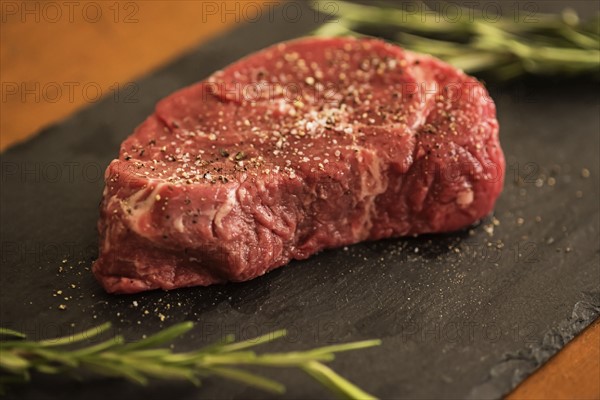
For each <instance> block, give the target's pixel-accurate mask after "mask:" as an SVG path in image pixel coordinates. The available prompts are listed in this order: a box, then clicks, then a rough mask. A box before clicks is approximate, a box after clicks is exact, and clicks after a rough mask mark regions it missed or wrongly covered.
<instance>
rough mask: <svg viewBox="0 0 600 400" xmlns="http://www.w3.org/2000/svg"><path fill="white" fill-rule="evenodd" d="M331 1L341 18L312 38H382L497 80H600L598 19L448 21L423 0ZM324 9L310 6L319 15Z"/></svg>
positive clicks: (473, 17) (570, 14) (466, 17)
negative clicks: (393, 1)
mask: <svg viewBox="0 0 600 400" xmlns="http://www.w3.org/2000/svg"><path fill="white" fill-rule="evenodd" d="M326 3H327V9H328V10H335V12H334V13H335V20H332V21H331V22H329V23H326V24H324V25H322V26H321V27H319V28H317V29H316V30H315V31H314V32H313V34H314V35H317V36H324V37H330V36H348V35H350V36H377V37H382V38H384V39H387V40H390V41H393V42H396V43H398V44H399V45H400V46H402V47H404V48H406V49H409V50H413V51H417V52H421V53H428V54H431V55H434V56H436V57H438V58H441V59H443V60H445V61H447V62H449V63H450V64H453V65H455V66H456V67H458V68H461V69H463V70H464V71H465V72H468V73H483V74H485V75H490V76H491V77H493V78H496V79H499V80H509V79H512V78H514V77H516V76H520V75H523V74H525V73H529V74H536V75H577V74H593V75H595V76H596V77H598V76H600V13H599V14H598V15H597V16H595V18H592V19H590V20H588V21H587V22H585V23H584V22H582V21H581V20H580V18H579V16H578V15H577V13H576V12H575V11H573V10H571V9H565V10H564V11H563V12H562V13H561V14H559V15H554V14H540V13H536V15H535V16H534V17H533V18H535V21H527V20H525V19H523V18H520V19H519V18H516V19H515V18H514V17H512V18H509V17H500V18H499V19H495V18H494V19H493V20H492V19H489V18H488V19H486V18H484V17H483V16H478V13H476V12H474V11H472V10H469V9H466V8H463V9H462V12H460V14H459V15H460V17H458V18H456V16H454V15H453V17H452V18H451V19H449V18H444V16H443V15H442V14H441V13H440V12H439V11H436V10H432V9H430V8H429V7H428V6H427V5H426V4H425V3H423V2H420V1H413V2H410V3H412V5H413V6H412V7H406V5H407V4H406V3H409V2H403V3H402V4H403V5H404V6H405V8H398V7H393V6H389V4H390V2H388V4H387V5H386V4H385V2H370V3H369V5H365V4H357V3H351V2H347V1H343V0H339V1H334V2H332V1H329V2H326ZM321 4H322V2H320V1H317V0H314V1H313V2H312V6H313V8H314V9H315V10H317V11H318V10H320V7H321ZM453 6H456V4H453ZM440 9H443V8H440ZM409 10H410V11H409ZM415 10H420V11H421V13H419V12H415ZM425 12H426V15H423V14H422V13H425ZM436 14H437V15H436Z"/></svg>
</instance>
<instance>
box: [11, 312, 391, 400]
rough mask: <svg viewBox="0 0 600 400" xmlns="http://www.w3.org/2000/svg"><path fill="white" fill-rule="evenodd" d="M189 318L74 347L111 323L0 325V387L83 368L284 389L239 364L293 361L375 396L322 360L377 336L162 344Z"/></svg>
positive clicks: (361, 395)
mask: <svg viewBox="0 0 600 400" xmlns="http://www.w3.org/2000/svg"><path fill="white" fill-rule="evenodd" d="M193 326H194V324H193V323H192V322H183V323H180V324H177V325H174V326H171V327H170V328H166V329H164V330H162V331H160V332H158V333H156V334H154V335H151V336H149V337H147V338H145V339H142V340H139V341H137V342H131V343H126V342H125V340H124V338H123V337H122V336H120V335H117V336H115V337H112V338H110V339H108V340H105V341H101V342H99V343H96V344H92V345H87V346H84V347H80V348H77V349H72V348H70V347H69V348H66V347H65V346H70V345H72V344H74V343H81V342H85V341H87V340H89V339H90V338H92V337H96V336H99V335H101V334H103V333H105V332H106V331H108V330H109V329H110V328H111V324H110V323H105V324H103V325H100V326H98V327H95V328H92V329H89V330H86V331H84V332H80V333H77V334H74V335H70V336H65V337H61V338H57V339H51V340H50V339H48V340H41V341H29V340H26V336H25V334H23V333H21V332H17V331H14V330H11V329H6V328H0V336H2V338H1V339H0V393H4V392H5V390H6V387H7V386H8V385H10V384H14V383H25V382H28V381H30V380H31V373H32V372H34V371H35V372H38V373H43V374H69V375H75V376H77V375H78V374H79V373H80V372H81V371H88V372H92V373H96V374H99V375H104V376H111V377H119V378H125V379H128V380H130V381H132V382H135V383H137V384H141V385H145V384H147V383H148V381H149V379H152V378H153V379H180V380H187V381H190V382H192V383H193V384H195V385H200V382H201V378H206V377H208V376H218V377H221V378H225V379H229V380H233V381H237V382H241V383H244V384H246V385H249V386H253V387H256V388H259V389H263V390H266V391H269V392H274V393H283V392H284V391H285V386H284V385H282V384H281V383H279V382H277V381H274V380H272V379H270V378H267V377H264V376H261V375H257V374H255V373H252V372H249V371H247V370H246V369H243V368H241V367H249V366H265V367H293V368H299V369H301V370H303V371H305V372H306V373H307V374H308V375H310V376H312V377H313V378H314V379H315V380H316V381H317V382H320V383H321V384H323V385H324V386H325V387H326V388H328V389H330V390H331V391H333V392H334V393H336V394H337V395H339V396H341V397H343V398H351V399H373V398H374V397H373V396H372V395H370V394H368V393H366V392H365V391H363V390H362V389H360V388H359V387H357V386H355V385H354V384H352V383H351V382H349V381H348V380H346V379H344V378H343V377H342V376H340V375H338V374H337V373H335V372H334V371H333V370H332V369H330V368H329V367H327V366H326V365H325V364H324V363H325V362H328V361H331V360H333V359H334V357H335V354H336V353H340V352H343V351H350V350H358V349H364V348H367V347H372V346H378V345H379V344H381V341H380V340H366V341H361V342H354V343H345V344H340V345H333V346H326V347H321V348H316V349H312V350H304V351H294V352H288V353H261V354H257V353H255V352H254V351H252V350H251V349H252V348H254V347H255V346H258V345H261V344H264V343H269V342H272V341H274V340H276V339H279V338H281V337H283V336H285V335H286V331H285V330H279V331H275V332H271V333H269V334H266V335H263V336H260V337H257V338H254V339H250V340H245V341H239V342H236V341H235V338H234V337H233V336H232V335H229V336H226V337H225V338H223V339H222V340H221V341H220V342H218V343H216V344H213V345H211V346H208V347H205V348H202V349H199V350H195V351H190V352H179V353H177V352H174V351H173V350H172V349H170V348H166V347H161V346H164V345H165V344H167V343H169V342H172V341H173V340H174V339H176V338H178V337H180V336H181V335H183V334H184V333H186V332H188V331H189V330H190V329H192V328H193Z"/></svg>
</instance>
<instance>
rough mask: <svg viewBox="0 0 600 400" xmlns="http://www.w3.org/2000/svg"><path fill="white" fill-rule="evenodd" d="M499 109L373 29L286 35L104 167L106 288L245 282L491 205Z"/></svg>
mask: <svg viewBox="0 0 600 400" xmlns="http://www.w3.org/2000/svg"><path fill="white" fill-rule="evenodd" d="M503 178H504V157H503V154H502V150H501V149H500V144H499V141H498V123H497V121H496V117H495V106H494V103H493V102H492V101H491V100H490V98H489V96H488V95H487V92H486V90H485V89H484V88H483V86H482V85H481V84H480V83H479V82H478V81H477V80H475V79H473V78H471V77H469V76H467V75H465V74H463V73H462V72H460V71H457V70H456V69H454V68H453V67H451V66H449V65H447V64H445V63H443V62H441V61H439V60H437V59H435V58H432V57H429V56H426V55H421V54H415V53H411V52H408V51H405V50H403V49H401V48H399V47H396V46H394V45H391V44H387V43H384V42H382V41H378V40H356V39H350V38H334V39H315V38H308V39H301V40H296V41H292V42H287V43H281V44H278V45H275V46H273V47H270V48H268V49H266V50H263V51H260V52H258V53H256V54H253V55H251V56H249V57H246V58H244V59H242V60H240V61H238V62H237V63H235V64H233V65H230V66H229V67H227V68H225V69H224V70H222V71H218V72H216V73H215V74H214V75H212V76H211V77H210V78H208V79H207V80H205V81H203V82H200V83H198V84H195V85H192V86H190V87H187V88H184V89H182V90H180V91H178V92H176V93H174V94H172V95H171V96H169V97H167V98H165V99H163V100H162V101H160V102H159V103H158V105H157V106H156V111H155V112H154V114H153V115H151V116H150V117H149V118H148V119H146V121H144V122H143V123H142V124H141V125H140V126H139V127H138V128H137V129H136V130H135V132H134V133H133V134H132V135H131V136H130V137H129V138H128V139H127V140H125V142H124V143H123V144H122V146H121V150H120V155H119V158H118V159H116V160H114V161H113V162H112V163H111V164H110V165H109V167H108V169H107V171H106V175H105V179H106V188H105V190H104V198H103V201H102V204H101V217H100V221H99V224H98V227H99V231H100V238H101V239H100V256H99V259H98V260H97V261H96V262H95V264H94V267H93V271H94V274H95V276H96V277H97V278H98V280H99V281H100V283H101V284H102V285H103V286H104V288H105V289H106V290H107V291H108V292H114V293H134V292H140V291H144V290H150V289H156V288H162V289H165V290H169V289H175V288H179V287H184V286H195V285H210V284H214V283H222V282H227V281H245V280H248V279H252V278H255V277H257V276H260V275H263V274H264V273H266V272H268V271H270V270H272V269H274V268H277V267H280V266H282V265H285V264H287V263H288V262H289V261H290V260H292V259H304V258H307V257H310V256H311V255H313V254H315V253H316V252H318V251H320V250H323V249H326V248H332V247H338V246H343V245H348V244H352V243H357V242H360V241H364V240H376V239H380V238H388V237H393V236H395V237H397V236H406V235H416V234H423V233H432V232H448V231H454V230H458V229H461V228H465V227H467V226H469V225H471V224H473V223H474V222H476V221H478V220H479V219H481V218H482V217H484V216H485V215H487V214H488V213H490V211H491V210H492V208H493V206H494V202H495V200H496V198H497V197H498V195H499V194H500V192H501V189H502V185H503Z"/></svg>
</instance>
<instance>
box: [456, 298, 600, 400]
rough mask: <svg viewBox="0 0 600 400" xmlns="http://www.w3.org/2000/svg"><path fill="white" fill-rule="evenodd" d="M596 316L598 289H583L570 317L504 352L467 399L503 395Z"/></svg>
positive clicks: (599, 305) (598, 313)
mask: <svg viewBox="0 0 600 400" xmlns="http://www.w3.org/2000/svg"><path fill="white" fill-rule="evenodd" d="M599 317H600V292H590V293H587V292H583V293H582V300H580V301H578V302H577V303H575V305H574V306H573V311H572V313H571V316H570V317H568V318H566V319H564V320H563V321H561V322H560V323H559V324H558V325H557V326H556V327H553V328H551V329H548V330H547V331H546V333H545V334H544V336H543V339H542V340H541V341H540V342H538V343H536V344H534V345H532V346H528V347H524V348H523V349H521V350H520V351H518V352H516V353H509V354H506V355H505V356H504V358H503V359H502V360H500V361H499V362H498V363H497V364H496V365H494V367H492V368H491V369H490V372H489V376H488V379H487V380H486V381H485V382H482V383H481V384H480V385H478V386H476V387H474V388H473V390H472V391H471V393H470V394H469V396H468V399H473V400H475V399H500V398H503V397H504V396H506V395H507V394H508V393H509V392H510V391H512V390H513V389H514V388H516V387H517V386H518V385H519V384H520V383H522V382H523V381H525V380H526V379H527V378H528V377H529V376H530V375H531V374H533V373H534V372H535V371H536V370H537V369H539V368H540V367H541V366H542V365H544V364H545V363H546V362H547V361H548V360H550V358H552V356H554V355H555V354H557V353H558V352H559V351H560V350H561V349H562V348H563V347H564V346H565V345H566V344H567V343H569V342H570V341H571V340H573V339H575V338H576V337H577V335H579V334H580V333H581V332H583V330H584V329H586V328H587V327H588V326H591V325H592V324H593V323H594V321H596V320H597V319H598V318H599Z"/></svg>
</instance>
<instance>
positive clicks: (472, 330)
mask: <svg viewBox="0 0 600 400" xmlns="http://www.w3.org/2000/svg"><path fill="white" fill-rule="evenodd" d="M301 6H302V7H303V8H302V10H303V12H304V16H303V18H302V19H301V20H300V21H297V22H290V21H285V20H283V19H282V18H281V15H282V14H281V13H280V12H278V11H277V10H280V9H277V10H276V12H275V13H274V16H275V18H274V20H273V21H269V19H268V18H262V19H261V20H260V21H259V22H256V23H251V24H247V25H245V26H243V27H241V28H239V29H238V30H236V31H234V32H232V33H230V34H227V35H226V36H223V37H221V38H219V39H217V40H214V41H212V42H210V43H209V44H207V45H204V46H202V47H200V48H199V49H197V50H195V51H193V52H191V53H190V54H188V55H186V56H184V57H183V58H181V59H180V60H178V61H176V62H174V63H173V64H171V65H169V66H167V67H165V68H164V69H162V70H160V71H158V72H156V73H154V74H152V75H151V76H148V77H146V78H144V79H141V80H139V81H138V82H137V83H136V85H137V88H138V89H139V90H138V92H137V94H136V95H135V97H134V100H137V102H134V103H126V102H123V101H122V100H121V101H115V99H114V98H107V99H105V100H103V101H101V102H100V103H98V104H95V105H93V106H90V107H89V108H87V109H85V110H83V111H82V112H80V113H78V114H77V115H75V116H74V117H72V118H70V119H68V120H66V121H64V122H62V123H60V124H58V125H55V126H51V127H49V128H47V129H45V130H44V131H43V132H41V133H40V134H39V135H38V136H36V137H35V138H33V139H31V140H29V141H27V142H25V143H23V144H20V145H17V146H14V147H12V148H10V149H9V150H7V151H6V152H4V153H3V154H2V155H1V162H2V190H1V203H0V204H1V207H0V216H1V222H2V224H1V242H2V268H1V270H0V271H1V274H0V288H1V303H0V305H1V308H0V323H1V325H2V326H4V327H11V328H14V329H18V330H22V331H25V332H27V333H28V334H29V335H30V336H31V337H32V338H46V337H52V336H57V335H59V334H67V333H70V332H71V331H72V330H73V329H75V330H79V329H83V328H88V327H91V326H93V325H97V324H99V323H101V322H104V321H112V322H113V323H114V324H115V330H116V331H119V332H122V333H124V334H125V335H126V337H128V338H131V339H135V338H139V337H140V336H141V335H142V334H144V333H145V334H148V333H151V332H153V331H155V330H157V329H159V328H161V327H164V326H168V325H171V324H173V323H175V322H179V321H184V320H193V321H197V323H198V326H197V329H196V330H195V331H194V334H193V335H190V336H189V337H188V338H187V339H186V340H184V341H181V342H180V343H179V344H178V348H180V349H191V348H194V347H197V346H200V345H203V344H205V343H208V342H211V341H214V340H215V339H217V338H218V337H220V336H222V335H224V334H225V333H236V334H237V335H238V336H240V337H241V338H247V337H252V336H255V335H257V334H260V333H265V332H267V331H271V330H273V329H275V328H282V327H285V328H288V329H289V330H290V336H289V337H288V338H286V339H284V340H281V341H280V342H276V343H273V344H272V345H269V349H270V350H277V351H283V350H290V349H302V348H308V347H314V346H317V345H323V344H328V343H333V342H344V341H352V340H359V339H366V338H375V337H378V338H381V339H383V345H382V346H381V347H379V348H374V349H369V350H363V351H360V352H355V353H348V354H344V355H341V356H339V357H338V359H337V360H336V361H335V362H333V366H334V368H335V369H336V370H338V371H339V372H340V373H342V374H343V375H344V376H346V377H348V378H350V379H351V380H352V381H354V382H356V383H357V384H359V385H360V386H362V387H363V388H365V389H366V390H367V391H369V392H371V393H373V394H375V395H378V396H380V397H383V398H457V397H461V398H464V397H471V398H482V397H491V398H497V397H500V396H501V395H502V394H504V393H507V392H508V391H509V390H510V389H511V388H512V387H514V386H515V385H516V384H517V383H519V382H520V381H521V380H523V379H524V378H525V377H526V376H527V375H528V374H530V373H531V372H532V371H533V370H535V369H536V368H537V367H539V366H540V365H541V364H542V363H543V362H545V361H546V360H547V359H548V358H549V357H550V356H551V355H552V354H553V353H555V352H556V351H557V350H558V349H560V348H561V347H562V346H563V345H564V344H565V343H566V342H567V341H569V340H570V339H571V338H572V337H573V336H574V335H575V334H576V333H577V332H579V331H580V330H581V329H583V328H584V327H585V326H587V325H588V324H590V323H591V322H592V321H593V320H594V319H595V318H596V317H597V316H598V315H599V313H600V270H599V267H598V265H599V262H598V261H599V243H598V232H599V215H600V213H599V206H598V202H597V201H598V195H599V185H598V177H599V176H600V171H599V165H598V149H599V132H600V123H599V113H598V111H599V107H598V106H599V104H600V102H599V99H598V95H597V93H599V91H598V86H599V85H598V83H597V82H589V81H563V82H560V81H554V80H541V79H538V80H532V79H530V80H527V81H519V82H516V83H514V84H511V85H509V86H503V87H497V88H494V87H491V88H490V89H491V91H492V94H493V97H494V98H495V100H496V102H497V105H498V117H499V120H500V124H501V138H502V143H503V147H504V150H505V153H506V156H507V160H508V169H507V179H506V187H505V191H504V193H503V195H502V197H501V198H500V200H499V202H498V204H497V207H496V212H495V218H496V219H497V221H499V225H494V224H493V219H491V218H490V219H488V220H486V221H483V223H482V224H481V225H480V226H478V227H474V228H473V229H472V230H470V231H466V232H459V233H456V234H452V235H439V236H428V237H420V238H409V239H398V240H384V241H380V242H375V243H365V244H360V245H356V246H352V247H350V248H348V249H339V250H333V251H327V252H324V253H321V254H319V255H317V256H315V257H312V258H311V259H309V260H307V261H303V262H292V263H291V264H290V265H289V266H287V267H285V268H282V269H279V270H277V271H274V272H272V273H270V274H268V275H266V276H264V277H261V278H259V279H256V280H254V281H251V282H247V283H243V284H229V285H222V286H213V287H208V288H192V289H185V290H178V291H174V292H169V293H164V292H151V293H145V294H141V295H135V296H108V295H106V294H104V293H103V292H102V290H101V289H100V287H99V286H98V285H97V283H96V282H95V281H94V280H93V278H92V276H91V274H90V272H89V267H90V265H91V261H92V260H93V259H94V258H95V257H96V255H97V245H96V243H97V234H96V230H95V224H96V219H97V216H98V212H97V205H98V202H99V200H100V196H101V192H102V186H103V184H102V180H101V176H100V175H101V172H102V170H103V169H104V168H105V166H106V165H107V164H108V162H109V161H110V160H111V159H112V158H113V156H114V155H116V154H117V149H118V146H119V143H120V142H121V140H122V139H124V138H125V137H126V135H128V134H129V133H130V132H131V131H132V129H133V128H134V127H135V126H136V125H137V124H138V123H139V122H141V121H142V120H143V118H144V117H145V116H146V115H147V114H149V113H150V112H151V111H152V108H153V105H154V104H155V102H156V101H157V100H158V99H160V98H161V97H163V96H165V95H167V94H169V93H170V92H172V91H174V90H176V89H178V88H181V87H183V86H185V85H188V84H190V83H192V82H194V81H197V80H200V79H202V78H204V77H206V76H207V75H209V74H210V73H211V72H213V71H214V70H215V69H218V68H220V67H222V66H224V65H226V64H228V63H229V62H231V61H234V60H235V59H237V58H239V57H240V56H242V55H245V54H248V53H250V52H252V51H255V50H258V49H260V48H262V47H265V46H267V45H269V44H271V43H274V42H277V41H280V40H285V39H288V38H293V37H297V36H300V35H302V34H304V33H305V32H308V31H309V30H310V28H311V27H312V26H313V25H314V24H315V20H314V18H313V16H314V15H313V14H312V13H311V12H310V11H308V9H306V8H305V6H304V5H302V4H301ZM584 168H585V169H587V170H588V171H590V175H591V176H590V177H589V178H587V179H586V178H583V177H582V176H581V171H582V169H584ZM57 173H58V174H59V176H57ZM492 227H493V233H491V230H492ZM71 284H74V285H75V287H74V288H72V287H71ZM57 290H62V294H61V295H58V296H54V294H56V291H57ZM64 297H68V298H69V300H64ZM134 302H137V306H135V305H134ZM61 304H65V305H67V309H66V310H59V308H58V307H59V305H61ZM144 310H148V311H149V314H145V313H144ZM159 313H162V314H163V315H164V316H166V319H165V321H164V322H161V321H160V319H159V317H158V314H159ZM72 325H74V327H72ZM272 374H273V376H274V377H276V378H278V379H281V381H282V382H284V383H285V384H286V385H287V387H288V392H287V394H286V395H285V397H286V398H303V399H306V398H323V397H328V396H329V394H328V393H327V392H326V391H325V390H323V389H322V388H320V387H319V386H318V385H317V384H314V383H312V382H311V381H310V380H309V379H308V378H307V377H305V376H304V375H302V374H301V373H300V372H298V371H273V372H272ZM66 383H68V385H67V384H66ZM10 397H14V398H32V399H58V398H86V399H103V398H107V397H109V398H113V399H120V398H123V399H132V398H142V397H143V398H147V399H164V398H168V397H171V398H178V399H192V398H234V399H242V398H244V399H245V398H257V397H260V398H271V397H273V396H271V395H268V394H264V393H262V392H258V391H255V390H252V389H249V388H246V387H243V386H238V385H231V384H227V383H224V382H223V381H220V380H213V379H209V380H207V381H205V382H204V385H203V386H202V388H200V389H197V388H195V387H193V386H191V385H188V384H186V383H177V382H159V383H155V384H152V385H151V386H150V387H149V388H139V387H136V386H133V385H130V384H128V383H124V382H121V381H118V380H111V379H93V380H91V381H86V382H85V383H80V382H73V381H70V380H62V379H58V380H55V379H54V378H47V377H38V376H36V377H35V380H34V383H32V384H30V385H28V386H27V387H23V388H18V389H15V390H14V391H13V392H12V393H11V396H10Z"/></svg>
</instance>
